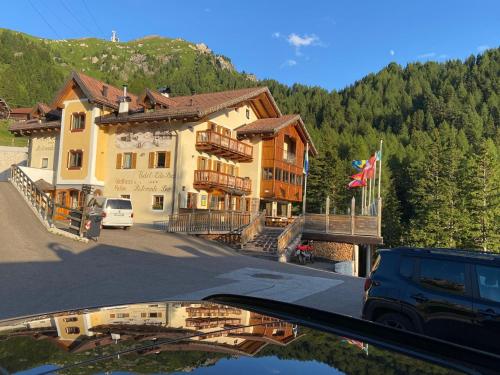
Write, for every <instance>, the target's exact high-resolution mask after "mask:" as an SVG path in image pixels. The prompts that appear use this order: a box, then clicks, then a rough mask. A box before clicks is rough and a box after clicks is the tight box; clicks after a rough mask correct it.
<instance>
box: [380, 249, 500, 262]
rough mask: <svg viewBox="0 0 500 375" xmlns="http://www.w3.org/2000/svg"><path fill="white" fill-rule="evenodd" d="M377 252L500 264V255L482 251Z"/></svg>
mask: <svg viewBox="0 0 500 375" xmlns="http://www.w3.org/2000/svg"><path fill="white" fill-rule="evenodd" d="M379 252H381V253H383V252H393V253H394V252H397V253H404V254H412V255H417V256H419V255H424V254H436V255H440V256H445V257H450V258H455V257H464V258H469V259H477V260H488V261H492V262H494V263H498V264H500V254H497V253H492V252H488V251H482V250H466V249H447V248H418V247H397V248H394V249H381V250H379Z"/></svg>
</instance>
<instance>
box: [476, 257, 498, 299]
mask: <svg viewBox="0 0 500 375" xmlns="http://www.w3.org/2000/svg"><path fill="white" fill-rule="evenodd" d="M476 273H477V285H478V286H479V296H480V297H481V298H483V299H487V300H490V301H494V302H500V288H499V287H500V268H498V267H488V266H479V265H477V266H476Z"/></svg>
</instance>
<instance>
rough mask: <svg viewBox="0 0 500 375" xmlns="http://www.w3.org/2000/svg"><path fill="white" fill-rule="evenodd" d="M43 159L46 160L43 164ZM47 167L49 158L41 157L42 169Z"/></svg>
mask: <svg viewBox="0 0 500 375" xmlns="http://www.w3.org/2000/svg"><path fill="white" fill-rule="evenodd" d="M44 160H47V164H45V166H44V165H43V164H44V163H43V162H44ZM48 167H49V158H42V167H41V168H42V169H47V168H48Z"/></svg>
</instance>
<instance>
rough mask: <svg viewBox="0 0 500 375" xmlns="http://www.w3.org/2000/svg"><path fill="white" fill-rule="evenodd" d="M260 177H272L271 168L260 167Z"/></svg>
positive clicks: (269, 178)
mask: <svg viewBox="0 0 500 375" xmlns="http://www.w3.org/2000/svg"><path fill="white" fill-rule="evenodd" d="M262 179H263V180H272V179H273V169H272V168H262Z"/></svg>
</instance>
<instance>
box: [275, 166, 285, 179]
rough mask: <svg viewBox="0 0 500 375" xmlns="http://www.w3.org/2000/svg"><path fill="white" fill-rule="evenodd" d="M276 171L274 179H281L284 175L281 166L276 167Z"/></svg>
mask: <svg viewBox="0 0 500 375" xmlns="http://www.w3.org/2000/svg"><path fill="white" fill-rule="evenodd" d="M275 172H276V174H275V175H274V179H275V180H277V181H281V178H282V176H283V171H282V170H281V169H279V168H276V170H275Z"/></svg>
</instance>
